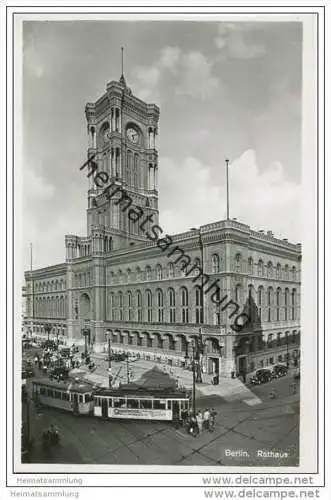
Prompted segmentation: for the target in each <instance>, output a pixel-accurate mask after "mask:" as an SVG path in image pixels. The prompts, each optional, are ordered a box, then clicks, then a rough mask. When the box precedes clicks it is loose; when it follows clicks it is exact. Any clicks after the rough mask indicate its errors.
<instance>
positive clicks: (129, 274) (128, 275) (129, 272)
mask: <svg viewBox="0 0 331 500" xmlns="http://www.w3.org/2000/svg"><path fill="white" fill-rule="evenodd" d="M126 275H127V281H128V283H130V282H131V278H132V272H131V269H128V270H127V271H126Z"/></svg>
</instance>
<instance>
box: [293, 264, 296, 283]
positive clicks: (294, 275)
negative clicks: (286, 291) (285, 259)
mask: <svg viewBox="0 0 331 500" xmlns="http://www.w3.org/2000/svg"><path fill="white" fill-rule="evenodd" d="M292 280H293V281H296V280H297V270H296V267H295V266H293V267H292Z"/></svg>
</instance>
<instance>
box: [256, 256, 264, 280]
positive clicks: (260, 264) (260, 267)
mask: <svg viewBox="0 0 331 500" xmlns="http://www.w3.org/2000/svg"><path fill="white" fill-rule="evenodd" d="M257 275H258V276H263V260H262V259H260V260H259V262H258V265H257Z"/></svg>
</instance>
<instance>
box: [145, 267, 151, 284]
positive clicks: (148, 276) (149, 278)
mask: <svg viewBox="0 0 331 500" xmlns="http://www.w3.org/2000/svg"><path fill="white" fill-rule="evenodd" d="M145 273H146V281H151V279H152V269H151V267H150V266H146V269H145Z"/></svg>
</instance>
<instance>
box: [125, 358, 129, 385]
mask: <svg viewBox="0 0 331 500" xmlns="http://www.w3.org/2000/svg"><path fill="white" fill-rule="evenodd" d="M126 378H127V381H128V384H129V383H130V373H129V354H127V355H126Z"/></svg>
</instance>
